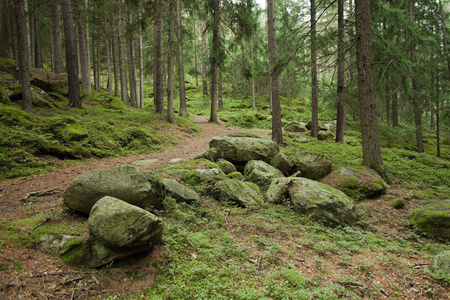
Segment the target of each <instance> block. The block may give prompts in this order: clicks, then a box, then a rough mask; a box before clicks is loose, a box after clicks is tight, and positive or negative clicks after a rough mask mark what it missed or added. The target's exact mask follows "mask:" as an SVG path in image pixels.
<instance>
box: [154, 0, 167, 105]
mask: <svg viewBox="0 0 450 300" xmlns="http://www.w3.org/2000/svg"><path fill="white" fill-rule="evenodd" d="M155 8H156V11H155V82H154V85H153V86H154V94H155V109H156V112H157V113H159V114H163V113H164V49H163V3H162V0H155Z"/></svg>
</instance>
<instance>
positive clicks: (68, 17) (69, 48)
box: [61, 0, 81, 108]
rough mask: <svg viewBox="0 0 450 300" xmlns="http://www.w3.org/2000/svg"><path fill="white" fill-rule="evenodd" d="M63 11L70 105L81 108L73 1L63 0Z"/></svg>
mask: <svg viewBox="0 0 450 300" xmlns="http://www.w3.org/2000/svg"><path fill="white" fill-rule="evenodd" d="M61 11H62V15H63V20H64V36H65V43H66V69H67V79H68V85H69V106H70V107H74V108H81V97H80V84H79V82H78V55H77V47H76V44H75V35H74V29H73V27H74V24H73V14H72V1H71V0H61Z"/></svg>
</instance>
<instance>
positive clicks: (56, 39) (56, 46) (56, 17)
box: [51, 0, 64, 74]
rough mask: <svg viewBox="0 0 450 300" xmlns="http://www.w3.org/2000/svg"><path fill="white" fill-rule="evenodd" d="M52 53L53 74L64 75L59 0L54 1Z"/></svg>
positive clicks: (52, 6) (52, 5)
mask: <svg viewBox="0 0 450 300" xmlns="http://www.w3.org/2000/svg"><path fill="white" fill-rule="evenodd" d="M51 10H52V19H51V21H52V51H53V65H52V69H53V72H55V73H57V74H61V73H64V61H63V55H62V40H61V22H60V15H61V12H60V6H59V1H58V0H52V4H51Z"/></svg>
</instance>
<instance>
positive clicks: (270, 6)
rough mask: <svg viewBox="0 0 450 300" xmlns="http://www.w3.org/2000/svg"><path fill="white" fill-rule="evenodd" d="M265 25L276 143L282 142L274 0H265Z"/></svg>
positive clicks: (273, 135) (273, 132)
mask: <svg viewBox="0 0 450 300" xmlns="http://www.w3.org/2000/svg"><path fill="white" fill-rule="evenodd" d="M267 21H268V24H267V27H268V39H269V56H270V68H271V72H270V82H271V86H272V140H273V141H274V142H276V143H277V144H280V145H281V144H283V131H282V129H281V106H280V88H279V73H280V72H279V70H278V69H277V68H278V66H277V58H278V50H277V38H276V26H275V3H274V0H269V1H267Z"/></svg>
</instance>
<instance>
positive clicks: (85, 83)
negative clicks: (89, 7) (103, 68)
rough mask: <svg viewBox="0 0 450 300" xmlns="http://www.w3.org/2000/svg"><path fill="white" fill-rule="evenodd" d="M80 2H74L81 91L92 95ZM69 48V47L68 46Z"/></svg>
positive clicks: (77, 0)
mask: <svg viewBox="0 0 450 300" xmlns="http://www.w3.org/2000/svg"><path fill="white" fill-rule="evenodd" d="M79 1H81V0H74V4H75V8H76V10H77V13H76V16H77V26H78V43H79V51H80V64H81V89H82V90H83V91H84V92H85V93H87V94H90V93H91V70H90V67H89V64H90V63H89V58H88V49H87V42H86V35H85V30H84V22H83V17H82V15H81V6H80V3H79ZM66 47H67V46H66Z"/></svg>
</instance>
